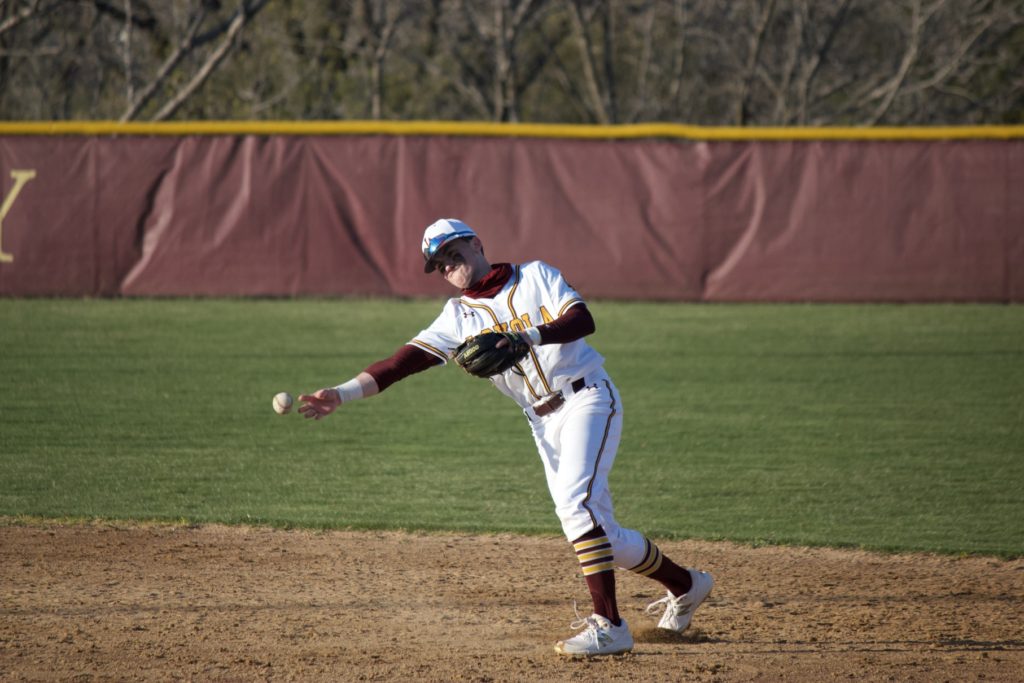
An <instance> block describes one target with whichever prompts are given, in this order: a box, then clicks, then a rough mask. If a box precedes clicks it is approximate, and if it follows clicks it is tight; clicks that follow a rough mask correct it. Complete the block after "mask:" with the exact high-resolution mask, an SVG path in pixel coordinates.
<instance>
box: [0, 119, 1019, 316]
mask: <svg viewBox="0 0 1024 683" xmlns="http://www.w3.org/2000/svg"><path fill="white" fill-rule="evenodd" d="M18 170H21V171H25V170H31V171H34V172H35V174H36V175H35V177H34V178H33V179H32V180H30V181H28V182H27V183H26V184H24V185H23V187H22V188H21V192H20V194H18V196H17V197H16V198H15V199H14V201H13V203H10V205H9V206H8V211H7V213H6V214H5V215H4V216H3V220H2V223H0V226H2V227H0V252H3V253H6V254H9V255H10V256H11V257H13V261H10V262H0V295H5V296H47V295H56V296H83V295H84V296H110V295H127V296H179V295H181V296H194V295H198V296H248V295H270V296H279V295H350V294H351V295H384V296H389V295H403V296H412V295H443V294H449V293H451V290H450V288H449V287H448V285H446V284H445V283H444V282H442V281H441V280H440V278H439V277H438V276H437V275H430V276H428V275H424V274H423V272H422V257H421V256H420V253H419V245H420V238H421V235H422V231H423V228H424V227H426V225H427V224H429V223H430V222H432V221H433V220H434V219H436V218H440V217H458V218H461V219H463V220H465V221H466V222H468V223H469V224H470V225H472V226H473V227H474V228H476V229H477V231H478V232H479V233H480V235H481V237H482V239H483V240H484V244H485V248H486V252H487V255H488V256H489V257H490V258H491V260H492V261H526V260H531V259H542V260H544V261H548V262H550V263H552V264H554V265H556V266H558V267H559V268H561V269H562V270H563V272H564V273H565V274H566V276H567V277H568V278H569V280H570V281H571V282H572V283H573V284H574V285H575V286H576V287H577V288H578V289H579V290H580V291H581V292H582V293H583V294H584V295H585V296H588V297H594V298H609V299H633V298H636V299H667V300H686V301H698V300H704V301H1021V300H1024V196H1022V192H1021V190H1022V186H1021V180H1020V179H1021V178H1022V177H1024V141H1022V140H1007V141H990V140H965V141H950V142H941V141H918V142H910V141H908V142H886V141H822V142H807V141H790V142H766V141H754V142H713V143H708V142H681V141H658V140H640V141H636V140H632V141H615V140H609V141H587V140H574V139H548V138H493V137H480V138H473V137H445V136H384V135H379V136H378V135H368V136H325V137H318V136H286V135H281V136H269V137H268V136H242V135H239V136H183V137H142V136H125V137H88V136H67V137H31V136H26V137H13V136H8V137H0V193H2V195H3V196H4V198H7V197H8V195H9V193H11V191H12V188H13V186H14V180H13V178H12V172H14V171H18Z"/></svg>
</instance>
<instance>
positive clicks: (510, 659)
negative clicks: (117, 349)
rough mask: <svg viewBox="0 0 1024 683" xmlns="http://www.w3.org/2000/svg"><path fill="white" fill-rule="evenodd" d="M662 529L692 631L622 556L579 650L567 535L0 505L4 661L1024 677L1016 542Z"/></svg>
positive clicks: (606, 676)
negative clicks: (928, 544) (384, 529)
mask: <svg viewBox="0 0 1024 683" xmlns="http://www.w3.org/2000/svg"><path fill="white" fill-rule="evenodd" d="M661 546H662V548H663V549H664V550H665V551H666V552H668V553H669V554H670V555H671V556H673V557H675V558H678V559H679V560H681V561H683V562H685V563H688V564H696V565H699V566H701V567H704V568H706V569H709V570H711V571H712V572H713V573H714V574H715V577H716V579H717V581H718V585H717V586H716V589H715V592H714V593H713V594H712V596H711V598H710V599H709V601H708V603H706V605H705V607H703V608H701V610H700V611H699V612H698V613H697V616H696V618H695V619H694V624H693V626H692V627H691V630H690V631H688V632H687V634H686V635H685V636H684V637H677V636H674V635H672V634H662V633H661V632H658V631H657V630H656V629H654V628H653V626H654V624H655V621H656V619H655V618H654V617H650V616H647V615H645V614H644V613H643V608H644V607H645V606H646V604H647V603H648V602H649V601H651V600H654V599H656V598H658V597H660V595H659V591H658V590H657V586H656V584H654V583H653V582H651V581H649V580H647V579H643V578H641V577H637V576H634V575H632V574H629V573H627V572H619V573H618V577H619V586H620V590H619V592H620V602H621V604H622V611H623V615H624V616H625V617H626V619H627V620H628V621H629V623H630V625H631V626H632V628H633V632H634V635H635V637H636V640H637V645H636V649H635V650H634V651H633V653H631V654H628V655H625V656H621V657H614V658H607V659H603V660H593V661H582V660H566V659H563V658H560V657H559V656H558V655H556V654H555V653H554V652H553V651H552V644H553V643H554V641H555V640H557V639H559V638H561V637H564V636H566V635H568V634H570V633H571V632H570V631H569V630H568V624H569V622H570V621H571V620H572V618H573V613H572V601H573V599H574V598H575V599H577V600H578V601H579V602H580V604H581V605H586V604H588V602H587V598H586V589H585V585H584V584H583V582H582V580H581V579H579V578H575V577H574V570H575V569H576V567H575V565H574V559H573V557H572V554H571V553H570V552H569V548H568V546H567V545H566V544H565V542H564V541H563V540H561V539H557V538H523V537H518V536H505V535H502V536H464V535H451V534H444V535H434V534H431V535H425V534H424V535H418V534H401V533H390V532H389V533H357V532H307V531H281V530H272V529H264V528H236V527H224V526H204V527H184V526H177V527H175V526H133V527H118V526H111V525H72V526H58V525H52V526H38V525H36V526H32V525H30V526H22V525H9V526H0V598H2V604H0V680H4V681H8V680H10V681H21V680H54V679H58V680H73V681H94V680H96V681H98V680H180V679H185V680H204V681H205V680H273V681H290V680H295V681H308V680H324V681H342V680H346V681H348V680H352V681H357V680H359V681H361V680H399V681H413V680H423V681H450V680H465V681H523V680H525V681H541V680H543V681H596V680H622V681H625V680H630V681H648V680H650V681H680V680H687V681H689V680H695V681H696V680H700V681H740V680H744V681H745V680H787V681H794V680H798V681H799V680H803V681H827V680H833V679H847V680H879V681H906V680H914V681H944V680H950V681H963V680H985V681H1021V680H1024V560H1014V561H1001V560H996V559H992V558H951V557H936V556H930V555H880V554H872V553H867V552H860V551H841V550H827V549H807V548H750V547H745V546H740V545H734V544H728V543H704V542H666V543H661ZM581 609H582V607H581ZM669 636H671V637H669Z"/></svg>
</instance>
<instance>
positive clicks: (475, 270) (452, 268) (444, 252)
mask: <svg viewBox="0 0 1024 683" xmlns="http://www.w3.org/2000/svg"><path fill="white" fill-rule="evenodd" d="M434 263H436V264H437V272H439V273H441V277H443V278H444V279H445V280H447V281H448V283H449V284H451V285H452V286H454V287H457V288H459V289H466V288H467V287H470V286H471V285H472V284H473V283H475V282H476V281H477V280H479V279H480V278H482V277H483V276H484V275H486V274H487V271H488V270H490V264H488V263H487V260H486V259H485V258H484V255H483V250H482V248H481V247H480V242H479V240H477V239H475V238H474V239H459V240H454V241H452V242H449V243H448V244H446V245H444V247H443V248H442V249H441V251H439V252H437V256H435V257H434Z"/></svg>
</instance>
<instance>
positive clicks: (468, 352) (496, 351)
mask: <svg viewBox="0 0 1024 683" xmlns="http://www.w3.org/2000/svg"><path fill="white" fill-rule="evenodd" d="M502 339H505V340H507V341H508V343H507V344H505V345H504V346H498V342H499V341H501V340H502ZM529 350H530V345H529V344H527V343H526V342H525V341H524V340H523V338H522V337H521V336H519V334H518V333H516V332H484V333H483V334H478V335H477V336H475V337H470V338H469V339H467V340H466V341H464V342H462V343H461V344H459V346H458V348H456V349H455V362H456V363H458V364H459V367H461V368H462V369H463V370H465V371H466V372H468V373H469V374H471V375H474V376H475V377H491V376H492V375H500V374H501V373H503V372H505V371H506V370H508V369H509V368H511V367H512V366H513V365H515V364H516V363H518V362H519V361H521V360H522V359H523V358H526V354H527V352H529Z"/></svg>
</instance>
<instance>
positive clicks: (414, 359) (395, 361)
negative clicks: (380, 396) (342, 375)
mask: <svg viewBox="0 0 1024 683" xmlns="http://www.w3.org/2000/svg"><path fill="white" fill-rule="evenodd" d="M440 363H441V359H440V358H438V357H437V356H434V355H432V354H429V353H427V352H426V351H424V350H423V349H421V348H418V347H415V346H413V345H411V344H405V345H404V346H402V347H401V348H399V349H398V350H397V351H395V353H394V354H392V356H391V357H390V358H385V359H384V360H379V361H377V362H376V363H374V364H373V365H371V366H370V367H368V368H366V370H364V371H363V372H365V373H367V374H368V375H370V376H371V377H373V379H374V381H375V382H377V389H378V390H380V391H384V390H385V389H387V388H388V387H389V386H391V385H392V384H394V383H395V382H397V381H398V380H401V379H405V378H406V377H408V376H409V375H415V374H416V373H417V372H423V371H424V370H426V369H427V368H432V367H434V366H435V365H438V364H440Z"/></svg>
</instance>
